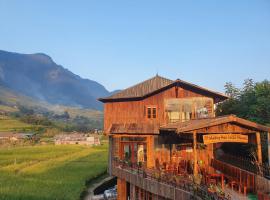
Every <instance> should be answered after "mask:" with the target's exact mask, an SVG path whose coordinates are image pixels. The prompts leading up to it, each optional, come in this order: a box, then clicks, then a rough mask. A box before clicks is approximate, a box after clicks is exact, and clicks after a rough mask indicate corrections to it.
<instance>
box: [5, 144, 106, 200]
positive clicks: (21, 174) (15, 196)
mask: <svg viewBox="0 0 270 200" xmlns="http://www.w3.org/2000/svg"><path fill="white" fill-rule="evenodd" d="M107 149H108V148H107V144H104V145H102V146H98V147H86V146H77V145H61V146H55V145H40V146H26V147H11V148H5V149H3V148H2V149H1V148H0V199H1V200H39V199H40V200H54V199H55V200H77V199H80V194H81V192H82V191H83V190H84V189H85V182H86V181H87V180H90V179H92V178H95V177H97V176H99V175H101V174H103V173H104V172H105V171H106V167H107Z"/></svg>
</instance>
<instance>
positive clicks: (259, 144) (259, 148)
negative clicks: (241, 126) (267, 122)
mask: <svg viewBox="0 0 270 200" xmlns="http://www.w3.org/2000/svg"><path fill="white" fill-rule="evenodd" d="M256 142H257V156H258V163H259V164H262V144H261V136H260V132H256Z"/></svg>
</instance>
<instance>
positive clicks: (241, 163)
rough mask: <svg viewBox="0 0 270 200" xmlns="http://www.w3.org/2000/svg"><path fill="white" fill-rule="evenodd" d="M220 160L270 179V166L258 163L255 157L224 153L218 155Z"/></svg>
mask: <svg viewBox="0 0 270 200" xmlns="http://www.w3.org/2000/svg"><path fill="white" fill-rule="evenodd" d="M218 160H220V161H223V162H224V163H228V164H232V165H234V166H236V167H239V168H241V169H243V170H246V171H249V172H252V173H254V174H259V175H261V176H264V177H266V178H268V179H270V166H269V165H266V164H258V163H257V162H256V161H255V160H253V159H250V158H243V157H239V156H232V155H229V154H224V155H222V156H220V157H218Z"/></svg>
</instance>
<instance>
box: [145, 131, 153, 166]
mask: <svg viewBox="0 0 270 200" xmlns="http://www.w3.org/2000/svg"><path fill="white" fill-rule="evenodd" d="M146 146H147V147H146V148H147V149H146V154H147V161H146V162H147V167H148V168H151V167H154V166H155V158H154V157H155V156H154V136H148V137H147V145H146Z"/></svg>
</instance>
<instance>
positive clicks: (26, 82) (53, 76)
mask: <svg viewBox="0 0 270 200" xmlns="http://www.w3.org/2000/svg"><path fill="white" fill-rule="evenodd" d="M0 86H2V88H0V90H1V89H3V87H5V88H8V89H11V90H12V91H14V92H15V93H19V94H22V95H24V96H29V97H32V98H34V99H38V100H41V101H44V102H48V103H50V104H59V105H65V106H72V107H81V108H87V109H95V110H102V104H101V103H100V102H98V101H97V98H99V97H103V96H108V95H110V93H109V91H107V90H106V89H105V87H104V86H102V85H101V84H99V83H97V82H95V81H92V80H89V79H83V78H81V77H80V76H78V75H75V74H73V73H72V72H70V71H69V70H67V69H65V68H64V67H62V66H61V65H58V64H56V63H55V62H54V61H53V60H52V59H51V58H50V57H49V56H48V55H45V54H41V53H37V54H19V53H11V52H6V51H1V50H0ZM10 100H12V97H10Z"/></svg>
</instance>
